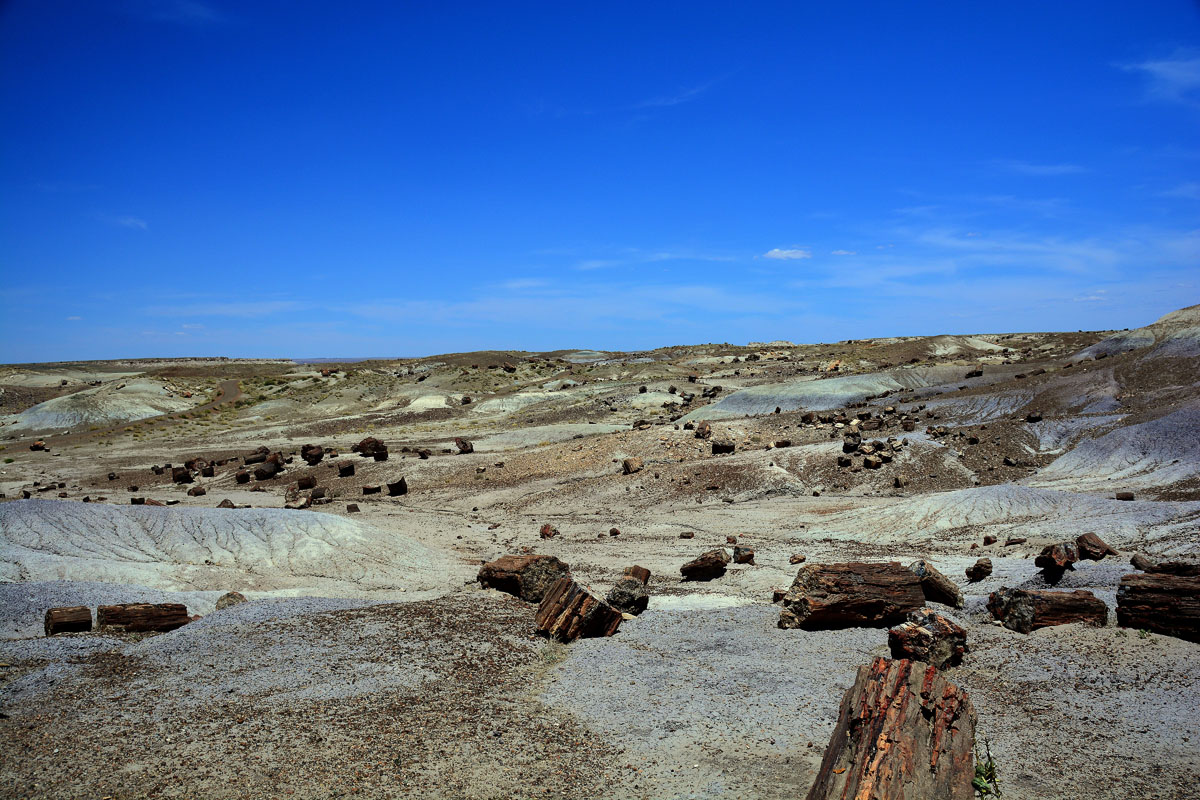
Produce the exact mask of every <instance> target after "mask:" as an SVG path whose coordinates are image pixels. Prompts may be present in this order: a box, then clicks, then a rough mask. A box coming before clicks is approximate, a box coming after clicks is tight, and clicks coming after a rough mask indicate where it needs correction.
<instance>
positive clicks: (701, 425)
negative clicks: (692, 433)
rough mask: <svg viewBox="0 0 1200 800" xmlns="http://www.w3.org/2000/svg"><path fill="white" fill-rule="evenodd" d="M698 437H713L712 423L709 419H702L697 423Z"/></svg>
mask: <svg viewBox="0 0 1200 800" xmlns="http://www.w3.org/2000/svg"><path fill="white" fill-rule="evenodd" d="M696 438H697V439H711V438H712V425H710V424H709V423H708V421H707V420H700V421H699V422H697V423H696Z"/></svg>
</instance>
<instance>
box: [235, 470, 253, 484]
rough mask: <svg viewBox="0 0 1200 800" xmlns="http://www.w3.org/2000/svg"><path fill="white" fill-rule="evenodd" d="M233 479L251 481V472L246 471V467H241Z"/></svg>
mask: <svg viewBox="0 0 1200 800" xmlns="http://www.w3.org/2000/svg"><path fill="white" fill-rule="evenodd" d="M233 479H234V480H235V481H237V482H238V483H249V482H250V473H249V472H246V470H244V469H239V470H238V471H237V473H236V474H235V475H234V476H233Z"/></svg>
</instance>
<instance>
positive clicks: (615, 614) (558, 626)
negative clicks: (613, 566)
mask: <svg viewBox="0 0 1200 800" xmlns="http://www.w3.org/2000/svg"><path fill="white" fill-rule="evenodd" d="M533 623H534V628H535V629H536V630H537V632H538V633H540V634H542V635H543V636H548V637H550V638H552V639H557V640H559V641H561V642H572V641H574V640H576V639H578V638H580V637H591V636H612V635H613V634H614V633H616V632H617V628H618V627H620V625H621V612H620V611H617V610H616V609H615V608H613V607H612V606H610V605H608V603H605V602H604V601H603V600H601V599H600V598H598V597H596V596H595V595H594V594H592V593H591V592H589V591H588V590H587V589H585V588H584V587H583V586H580V585H579V584H578V583H576V582H575V581H573V580H572V579H571V578H570V577H564V578H559V579H558V581H557V582H555V583H554V585H553V586H551V587H550V589H549V590H548V591H547V592H546V596H545V597H544V598H543V599H542V603H541V605H539V606H538V610H537V614H536V615H535V616H534V618H533Z"/></svg>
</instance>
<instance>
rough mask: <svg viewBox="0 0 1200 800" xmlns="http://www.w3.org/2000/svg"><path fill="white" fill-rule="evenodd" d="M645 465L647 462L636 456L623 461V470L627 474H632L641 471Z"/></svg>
mask: <svg viewBox="0 0 1200 800" xmlns="http://www.w3.org/2000/svg"><path fill="white" fill-rule="evenodd" d="M644 467H645V464H643V463H642V460H641V459H640V458H636V457H634V458H627V459H625V460H624V461H622V462H621V470H622V471H623V472H624V473H625V474H626V475H632V474H634V473H635V472H641V471H642V469H643V468H644Z"/></svg>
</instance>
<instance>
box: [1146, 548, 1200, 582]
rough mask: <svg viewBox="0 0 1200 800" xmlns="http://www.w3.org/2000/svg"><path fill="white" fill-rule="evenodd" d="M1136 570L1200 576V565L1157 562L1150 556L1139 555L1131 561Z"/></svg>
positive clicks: (1183, 562) (1180, 562)
mask: <svg viewBox="0 0 1200 800" xmlns="http://www.w3.org/2000/svg"><path fill="white" fill-rule="evenodd" d="M1130 563H1131V564H1133V568H1134V569H1140V570H1141V571H1142V572H1158V573H1162V574H1164V575H1191V576H1193V577H1195V576H1197V575H1200V564H1192V563H1189V562H1187V561H1155V560H1154V559H1152V558H1150V557H1149V556H1145V555H1142V554H1141V553H1138V554H1137V555H1135V556H1134V557H1133V558H1132V559H1131V560H1130Z"/></svg>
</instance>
